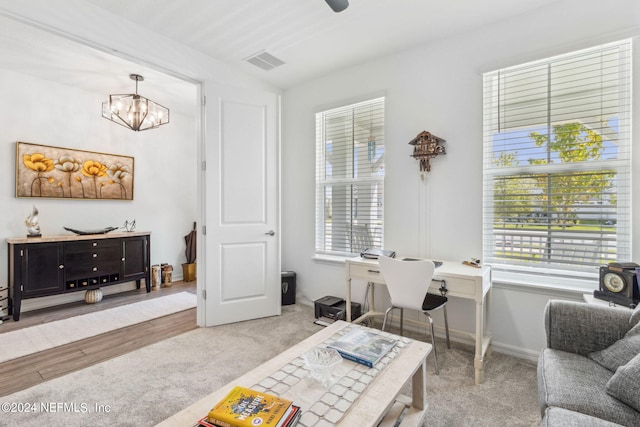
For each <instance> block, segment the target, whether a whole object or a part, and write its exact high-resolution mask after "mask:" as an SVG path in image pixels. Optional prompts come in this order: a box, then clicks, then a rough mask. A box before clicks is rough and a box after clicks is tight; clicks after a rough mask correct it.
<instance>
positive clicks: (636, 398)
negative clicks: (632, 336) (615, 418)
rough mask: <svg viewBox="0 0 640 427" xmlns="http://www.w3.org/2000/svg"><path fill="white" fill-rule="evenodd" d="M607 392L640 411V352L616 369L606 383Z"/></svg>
mask: <svg viewBox="0 0 640 427" xmlns="http://www.w3.org/2000/svg"><path fill="white" fill-rule="evenodd" d="M607 393H609V395H611V396H613V397H615V398H616V399H618V400H620V401H622V402H624V403H626V404H627V405H629V406H631V407H632V408H634V409H635V410H636V411H640V353H638V354H637V355H636V357H634V358H633V359H631V361H629V363H627V364H626V365H624V366H621V367H619V368H618V369H617V370H616V373H615V374H613V376H612V377H611V379H610V380H609V382H608V383H607Z"/></svg>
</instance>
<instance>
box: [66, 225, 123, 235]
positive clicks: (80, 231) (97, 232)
mask: <svg viewBox="0 0 640 427" xmlns="http://www.w3.org/2000/svg"><path fill="white" fill-rule="evenodd" d="M62 228H64V229H65V230H67V231H70V232H72V233H75V234H78V235H81V236H84V235H88V234H107V233H108V232H110V231H113V230H117V229H118V228H119V227H105V228H101V229H99V230H74V229H73V228H69V227H62Z"/></svg>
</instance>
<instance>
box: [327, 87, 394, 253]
mask: <svg viewBox="0 0 640 427" xmlns="http://www.w3.org/2000/svg"><path fill="white" fill-rule="evenodd" d="M383 206H384V98H378V99H372V100H370V101H366V102H361V103H358V104H352V105H348V106H345V107H342V108H336V109H332V110H327V111H322V112H319V113H317V114H316V253H317V254H331V255H352V254H359V253H360V251H362V250H363V249H366V248H369V247H370V248H382V236H383Z"/></svg>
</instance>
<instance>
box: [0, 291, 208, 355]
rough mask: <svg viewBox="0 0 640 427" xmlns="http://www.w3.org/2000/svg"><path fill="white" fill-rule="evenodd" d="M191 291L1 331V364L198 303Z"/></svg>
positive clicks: (175, 311) (184, 308) (181, 309)
mask: <svg viewBox="0 0 640 427" xmlns="http://www.w3.org/2000/svg"><path fill="white" fill-rule="evenodd" d="M196 303H197V297H196V295H194V294H192V293H189V292H178V293H175V294H171V295H167V296H163V297H158V298H152V299H149V300H145V301H140V302H136V303H133V304H127V305H123V306H119V307H115V308H110V309H107V310H100V311H96V312H93V313H88V314H83V315H80V316H75V317H70V318H68V319H62V320H56V321H54V322H49V323H43V324H42V325H36V326H30V327H28V328H24V329H18V330H15V331H11V332H5V333H2V334H0V343H2V345H0V363H2V362H6V361H8V360H12V359H16V358H18V357H22V356H26V355H29V354H33V353H37V352H39V351H43V350H48V349H50V348H54V347H58V346H61V345H64V344H69V343H71V342H74V341H79V340H82V339H85V338H89V337H92V336H96V335H99V334H102V333H105V332H109V331H113V330H115V329H119V328H124V327H126V326H131V325H135V324H136V323H140V322H145V321H147V320H151V319H155V318H158V317H162V316H166V315H168V314H172V313H177V312H179V311H183V310H187V309H189V308H193V307H195V306H196Z"/></svg>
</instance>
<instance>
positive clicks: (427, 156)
mask: <svg viewBox="0 0 640 427" xmlns="http://www.w3.org/2000/svg"><path fill="white" fill-rule="evenodd" d="M444 142H447V141H445V140H444V139H442V138H438V137H437V136H435V135H431V134H430V133H429V132H427V131H422V132H420V133H419V134H418V136H416V137H415V138H413V139H412V140H411V141H410V142H409V144H411V145H413V154H412V155H411V157H413V158H415V159H418V160H419V161H420V171H427V172H429V171H430V170H431V164H429V161H430V160H431V159H433V158H434V157H436V156H437V155H438V154H446V151H445V149H444V147H443V146H442V145H441V144H442V143H444Z"/></svg>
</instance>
